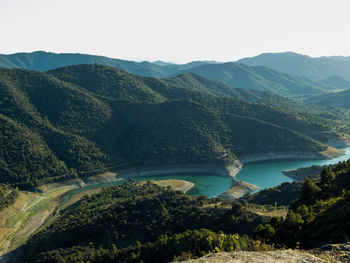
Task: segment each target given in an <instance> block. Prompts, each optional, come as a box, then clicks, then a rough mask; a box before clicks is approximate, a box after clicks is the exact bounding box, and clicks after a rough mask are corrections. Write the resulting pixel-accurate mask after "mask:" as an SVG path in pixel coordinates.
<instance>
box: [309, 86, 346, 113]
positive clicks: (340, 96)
mask: <svg viewBox="0 0 350 263" xmlns="http://www.w3.org/2000/svg"><path fill="white" fill-rule="evenodd" d="M307 102H308V103H312V104H316V105H327V106H329V107H330V108H332V107H338V108H344V109H347V110H349V109H350V90H345V91H340V92H336V93H331V94H325V95H322V96H321V95H320V96H315V97H311V98H310V99H309V100H307Z"/></svg>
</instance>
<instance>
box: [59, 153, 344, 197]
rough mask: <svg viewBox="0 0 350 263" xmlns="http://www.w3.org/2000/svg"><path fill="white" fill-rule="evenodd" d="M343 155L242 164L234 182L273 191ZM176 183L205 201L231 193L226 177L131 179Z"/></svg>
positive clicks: (120, 181)
mask: <svg viewBox="0 0 350 263" xmlns="http://www.w3.org/2000/svg"><path fill="white" fill-rule="evenodd" d="M342 150H344V151H345V155H342V156H340V157H338V158H334V159H329V160H271V161H261V162H254V163H248V164H245V165H244V166H243V168H242V170H241V171H240V172H239V173H238V174H237V175H236V178H237V179H238V180H241V181H245V182H248V183H251V184H255V185H257V186H259V189H260V190H261V189H264V188H267V187H274V186H276V185H279V184H281V183H283V182H292V181H293V180H292V179H291V178H289V177H287V176H285V175H283V174H282V171H283V170H290V169H296V168H300V167H307V166H311V165H329V164H336V163H338V162H340V161H345V160H348V159H350V147H347V148H344V149H342ZM171 179H179V180H186V181H189V182H192V183H194V184H195V186H194V187H193V188H192V189H191V190H190V191H188V192H187V194H189V195H193V196H198V195H206V196H208V197H216V196H218V195H219V194H221V193H223V192H225V191H226V190H228V189H230V188H231V186H232V179H231V178H229V177H222V176H217V175H214V174H174V175H164V176H147V177H138V178H133V180H135V181H149V180H171ZM126 181H127V180H126V179H121V180H118V181H114V182H109V183H103V184H96V185H89V186H86V187H81V188H77V189H73V190H71V191H69V192H67V193H66V194H65V196H64V197H63V198H64V200H68V199H69V198H70V196H72V195H74V194H77V193H79V192H83V191H86V190H89V189H95V188H101V187H105V186H109V185H118V184H121V183H124V182H126Z"/></svg>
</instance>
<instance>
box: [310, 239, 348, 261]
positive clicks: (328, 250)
mask: <svg viewBox="0 0 350 263" xmlns="http://www.w3.org/2000/svg"><path fill="white" fill-rule="evenodd" d="M310 252H311V253H313V254H315V255H316V256H318V257H321V258H326V259H331V260H333V261H331V260H330V261H329V262H345V263H349V262H350V242H347V243H343V244H328V245H324V246H322V247H320V248H316V249H312V250H311V251H310Z"/></svg>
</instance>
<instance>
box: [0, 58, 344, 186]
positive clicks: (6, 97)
mask: <svg viewBox="0 0 350 263" xmlns="http://www.w3.org/2000/svg"><path fill="white" fill-rule="evenodd" d="M230 92H231V90H230V87H228V86H225V85H223V84H221V83H219V82H216V81H211V80H206V79H203V78H202V77H199V76H197V75H188V74H187V75H182V76H179V77H178V78H170V79H154V78H149V77H139V76H135V75H132V74H129V73H126V72H124V71H121V70H118V69H115V68H112V67H106V66H99V65H78V66H68V67H64V68H61V69H57V70H54V71H50V72H48V73H40V72H35V71H28V70H23V69H0V93H1V96H0V104H1V107H0V114H1V115H0V120H1V121H2V123H3V125H1V128H0V129H1V134H0V135H1V137H0V139H1V140H2V145H3V147H2V150H1V151H0V154H1V155H0V157H1V159H0V160H1V162H2V163H3V165H2V166H1V169H2V170H1V177H0V179H1V181H0V182H6V183H10V184H13V185H18V186H21V187H32V186H35V185H40V184H43V183H48V182H51V181H54V180H60V179H64V178H69V177H74V176H77V175H78V176H84V175H88V174H93V173H96V172H103V171H105V170H108V169H112V168H117V167H130V166H148V165H158V164H169V163H171V164H174V163H175V164H176V163H194V162H196V163H202V162H206V163H216V164H227V163H232V162H234V161H235V160H236V159H237V158H238V159H239V158H240V156H247V155H250V154H257V153H269V152H290V151H294V152H295V151H296V152H305V153H309V154H315V156H319V157H321V155H319V152H321V151H323V150H325V149H326V145H324V144H322V143H326V142H327V141H328V140H329V139H330V138H334V136H337V135H336V134H329V133H324V132H322V131H327V130H329V127H330V126H328V124H327V122H328V120H327V119H324V118H320V117H314V116H311V117H310V115H305V114H301V113H298V112H295V111H293V110H290V109H286V108H281V107H277V106H273V105H270V104H264V103H249V102H245V101H243V100H240V99H235V98H230V97H228V96H229V95H227V96H226V97H219V96H218V95H223V94H224V93H227V94H230ZM233 93H235V91H232V94H233ZM241 94H243V93H241ZM254 94H258V93H254ZM232 96H233V95H232ZM245 96H251V95H245ZM261 99H262V97H261ZM256 131H259V134H257V133H256Z"/></svg>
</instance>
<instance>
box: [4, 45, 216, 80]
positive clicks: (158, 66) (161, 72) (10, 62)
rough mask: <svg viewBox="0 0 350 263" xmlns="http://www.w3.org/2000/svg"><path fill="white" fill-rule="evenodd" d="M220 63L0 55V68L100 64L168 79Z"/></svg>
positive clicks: (41, 68) (71, 55) (48, 54)
mask: <svg viewBox="0 0 350 263" xmlns="http://www.w3.org/2000/svg"><path fill="white" fill-rule="evenodd" d="M212 63H218V62H215V61H193V62H190V63H187V64H183V65H178V64H173V63H166V62H163V61H155V62H153V63H151V62H148V61H143V62H134V61H128V60H122V59H115V58H109V57H104V56H96V55H89V54H79V53H61V54H57V53H52V52H44V51H36V52H32V53H15V54H11V55H0V67H3V68H24V69H30V70H36V71H47V70H51V69H55V68H59V67H64V66H69V65H79V64H100V65H105V66H111V67H115V68H118V69H121V70H125V71H127V72H130V73H133V74H136V75H140V76H148V77H166V76H169V75H171V74H174V73H176V72H177V71H180V70H187V69H190V68H192V67H197V66H199V65H204V64H212Z"/></svg>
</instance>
